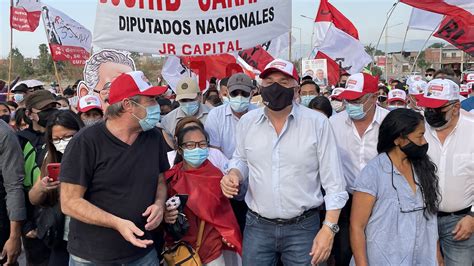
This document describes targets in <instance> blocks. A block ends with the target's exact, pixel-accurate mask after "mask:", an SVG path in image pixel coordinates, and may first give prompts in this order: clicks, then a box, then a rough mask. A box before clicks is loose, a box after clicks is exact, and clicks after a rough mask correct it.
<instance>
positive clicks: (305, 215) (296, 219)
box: [248, 208, 318, 225]
mask: <svg viewBox="0 0 474 266" xmlns="http://www.w3.org/2000/svg"><path fill="white" fill-rule="evenodd" d="M248 211H249V212H250V213H251V214H253V215H255V216H257V219H259V220H262V221H265V222H269V223H272V224H280V225H288V224H296V223H299V222H301V221H303V220H304V219H306V218H308V217H310V216H312V215H314V214H315V213H317V212H318V208H313V209H310V210H307V211H305V212H303V214H301V215H300V216H297V217H294V218H290V219H279V218H276V219H269V218H265V217H263V216H261V215H260V214H258V213H256V212H254V211H252V210H251V209H249V210H248Z"/></svg>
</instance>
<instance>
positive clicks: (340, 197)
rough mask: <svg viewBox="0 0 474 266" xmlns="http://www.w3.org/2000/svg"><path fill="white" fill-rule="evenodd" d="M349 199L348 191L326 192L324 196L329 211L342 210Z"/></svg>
mask: <svg viewBox="0 0 474 266" xmlns="http://www.w3.org/2000/svg"><path fill="white" fill-rule="evenodd" d="M348 199H349V194H347V192H346V191H342V192H338V193H333V194H326V196H324V203H325V206H326V210H328V211H332V210H340V209H342V208H343V207H344V206H345V205H346V202H347V200H348Z"/></svg>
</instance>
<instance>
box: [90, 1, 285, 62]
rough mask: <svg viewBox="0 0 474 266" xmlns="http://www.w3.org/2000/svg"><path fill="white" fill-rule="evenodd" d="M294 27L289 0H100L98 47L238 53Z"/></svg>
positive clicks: (174, 52)
mask: <svg viewBox="0 0 474 266" xmlns="http://www.w3.org/2000/svg"><path fill="white" fill-rule="evenodd" d="M290 28H291V1H290V0H259V1H257V0H249V1H241V0H239V1H224V0H206V1H205V0H198V1H178V0H176V1H134V0H99V3H98V6H97V15H96V21H95V29H94V40H93V43H94V46H98V47H100V48H114V49H121V50H128V51H134V52H142V53H151V54H161V55H177V56H206V55H215V54H223V53H233V52H239V51H242V50H245V49H248V48H252V47H255V46H257V45H259V44H262V43H264V42H266V41H268V40H269V39H270V40H271V39H273V38H276V37H278V36H280V35H282V34H283V33H285V32H289V31H290Z"/></svg>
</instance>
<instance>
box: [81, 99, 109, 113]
mask: <svg viewBox="0 0 474 266" xmlns="http://www.w3.org/2000/svg"><path fill="white" fill-rule="evenodd" d="M92 109H99V110H101V111H103V109H102V104H101V103H100V99H99V97H97V96H95V95H86V96H84V97H82V98H80V99H79V102H78V104H77V111H78V112H79V113H85V112H87V111H90V110H92Z"/></svg>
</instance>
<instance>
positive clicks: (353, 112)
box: [346, 103, 366, 120]
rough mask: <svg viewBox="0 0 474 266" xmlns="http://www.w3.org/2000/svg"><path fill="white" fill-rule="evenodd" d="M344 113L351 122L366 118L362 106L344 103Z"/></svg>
mask: <svg viewBox="0 0 474 266" xmlns="http://www.w3.org/2000/svg"><path fill="white" fill-rule="evenodd" d="M346 112H347V114H348V115H349V117H350V118H351V119H353V120H362V119H364V117H365V116H366V113H365V112H364V105H363V104H361V103H360V104H352V103H346Z"/></svg>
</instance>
